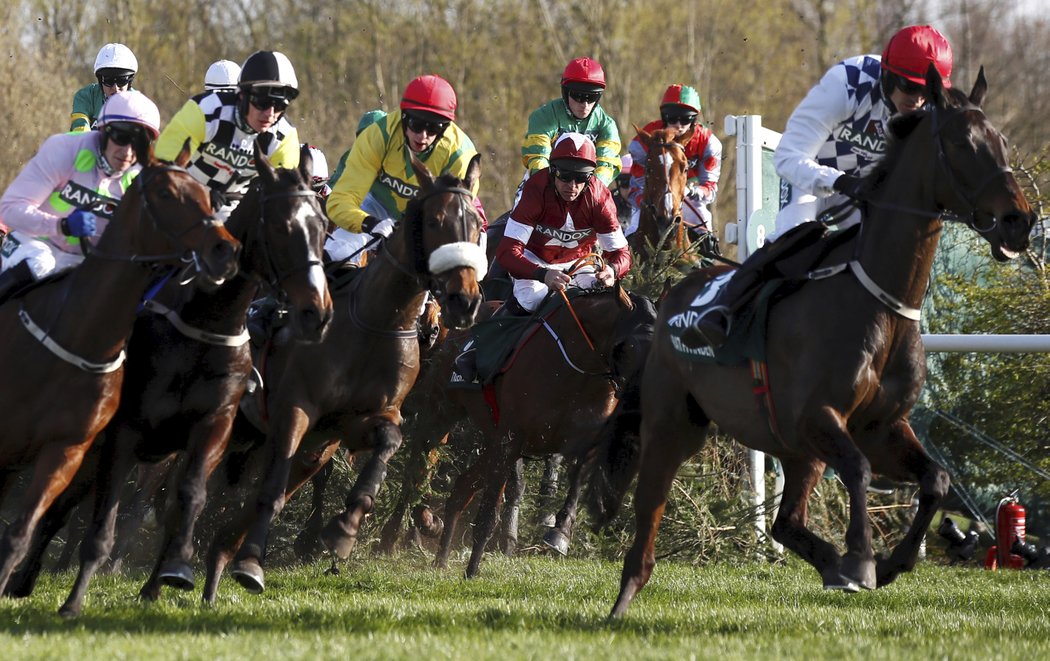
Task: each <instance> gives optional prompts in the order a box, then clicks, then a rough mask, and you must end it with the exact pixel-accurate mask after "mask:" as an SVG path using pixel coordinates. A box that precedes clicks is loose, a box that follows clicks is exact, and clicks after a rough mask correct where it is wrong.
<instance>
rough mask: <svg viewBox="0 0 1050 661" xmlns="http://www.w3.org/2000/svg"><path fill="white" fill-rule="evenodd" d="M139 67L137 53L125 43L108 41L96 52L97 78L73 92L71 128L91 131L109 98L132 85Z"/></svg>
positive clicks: (70, 117)
mask: <svg viewBox="0 0 1050 661" xmlns="http://www.w3.org/2000/svg"><path fill="white" fill-rule="evenodd" d="M138 70H139V61H138V60H137V59H136V58H135V54H134V53H132V52H131V49H130V48H128V47H127V46H125V45H124V44H106V45H105V46H103V47H102V48H101V49H99V51H98V55H97V56H95V78H96V79H97V81H98V82H95V83H91V84H90V85H87V86H85V87H82V88H81V89H79V90H77V92H76V94H74V95H73V112H72V113H71V114H70V116H69V130H70V131H77V132H79V131H90V130H92V129H94V128H95V119H96V118H97V117H98V113H99V110H101V109H102V104H103V103H105V102H106V99H108V98H109V97H111V96H113V95H114V94H116V93H117V92H125V91H127V90H129V89H131V81H132V80H134V79H135V74H136V73H138Z"/></svg>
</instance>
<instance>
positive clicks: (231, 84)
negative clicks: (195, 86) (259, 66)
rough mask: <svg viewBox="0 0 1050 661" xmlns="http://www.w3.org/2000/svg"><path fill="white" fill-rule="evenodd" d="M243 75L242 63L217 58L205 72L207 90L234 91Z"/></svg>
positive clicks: (205, 88)
mask: <svg viewBox="0 0 1050 661" xmlns="http://www.w3.org/2000/svg"><path fill="white" fill-rule="evenodd" d="M240 77H241V65H239V64H237V63H236V62H231V61H229V60H216V61H214V62H212V63H211V66H209V67H208V71H207V72H205V74H204V91H205V92H215V91H220V90H221V91H223V92H234V91H236V90H237V81H238V80H239V79H240Z"/></svg>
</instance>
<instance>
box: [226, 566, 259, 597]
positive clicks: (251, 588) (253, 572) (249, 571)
mask: <svg viewBox="0 0 1050 661" xmlns="http://www.w3.org/2000/svg"><path fill="white" fill-rule="evenodd" d="M230 576H232V577H233V578H234V579H235V580H236V581H237V582H238V583H240V585H241V587H242V588H244V589H245V590H247V591H248V592H250V593H252V594H260V593H262V591H263V590H265V589H266V584H265V581H264V580H263V570H262V566H260V565H259V562H258V561H257V560H254V559H251V558H249V559H246V560H238V561H237V562H235V563H234V564H233V566H232V567H231V568H230Z"/></svg>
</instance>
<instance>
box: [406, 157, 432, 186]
mask: <svg viewBox="0 0 1050 661" xmlns="http://www.w3.org/2000/svg"><path fill="white" fill-rule="evenodd" d="M408 153H409V156H411V158H412V171H413V172H415V173H416V179H419V188H420V189H421V190H423V191H424V192H426V191H429V190H430V189H432V188H433V187H434V175H432V174H430V170H428V169H427V166H425V165H423V161H421V160H419V159H418V158H416V155H415V154H414V153H413V152H412V150H409V151H408Z"/></svg>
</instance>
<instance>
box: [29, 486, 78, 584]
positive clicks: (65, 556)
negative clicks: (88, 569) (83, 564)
mask: <svg viewBox="0 0 1050 661" xmlns="http://www.w3.org/2000/svg"><path fill="white" fill-rule="evenodd" d="M77 474H78V475H79V474H80V472H79V471H77ZM59 500H62V499H61V498H60V499H59ZM58 503H59V501H55V503H54V504H53V505H52V506H51V509H52V510H53V509H54V508H55V507H57V506H58ZM69 514H70V515H68V516H65V517H63V518H64V520H65V521H66V523H67V524H68V526H69V528H68V529H67V530H66V543H65V544H64V545H63V546H62V553H61V554H60V555H59V556H58V560H56V561H55V566H54V569H53V571H55V572H64V571H66V570H67V569H69V568H70V566H72V564H73V556H74V555H75V554H76V549H77V541H79V540H82V539H84V536H85V535H86V534H87V529H88V524H89V523H90V521H89V520H88V517H89V516H90V510H89V508H88V506H87V505H86V504H83V505H81V506H80V507H75V508H74V509H73V511H72V512H70V513H69ZM50 518H51V517H50V515H48V516H45V517H44V519H43V520H42V521H41V525H49V524H46V523H45V522H46V521H47V520H48V519H50ZM57 532H58V531H55V533H53V534H52V535H51V537H54V535H55V534H57ZM51 537H49V541H50V539H51ZM41 550H42V551H43V549H41ZM29 557H32V553H30V556H29Z"/></svg>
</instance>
